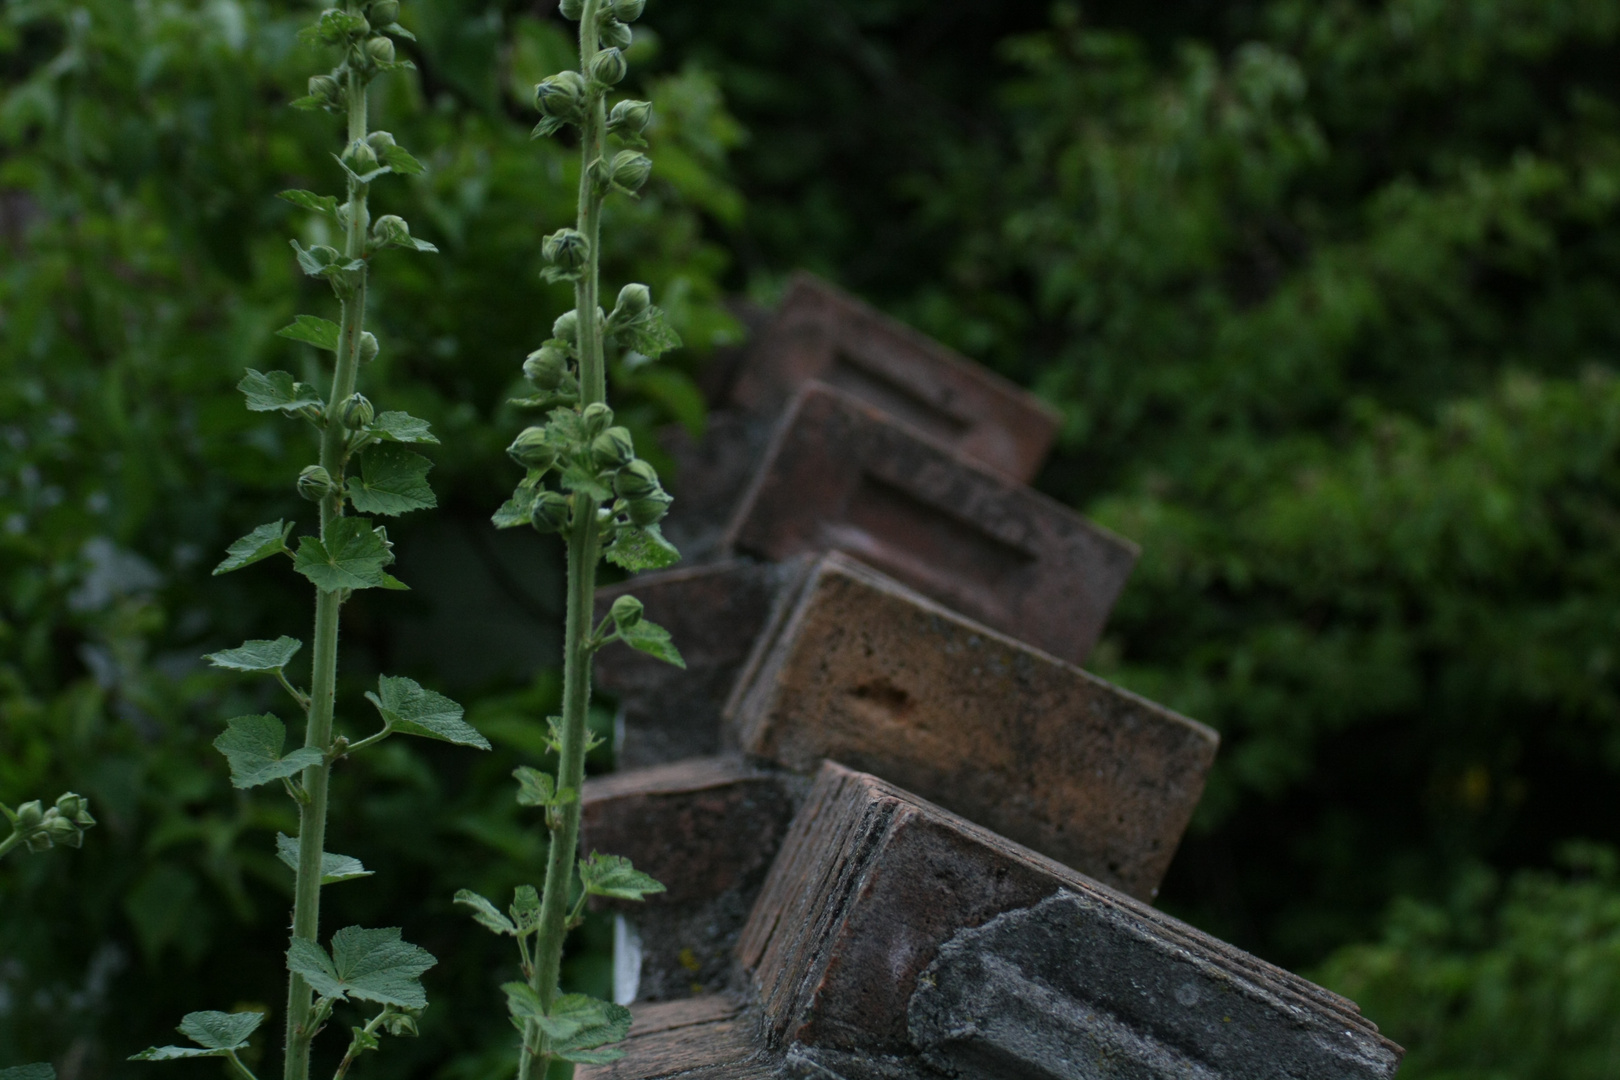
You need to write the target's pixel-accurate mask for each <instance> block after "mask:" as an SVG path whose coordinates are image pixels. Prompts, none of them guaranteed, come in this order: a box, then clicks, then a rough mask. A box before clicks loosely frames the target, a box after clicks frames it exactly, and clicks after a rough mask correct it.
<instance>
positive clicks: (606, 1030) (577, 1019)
mask: <svg viewBox="0 0 1620 1080" xmlns="http://www.w3.org/2000/svg"><path fill="white" fill-rule="evenodd" d="M507 985H508V986H510V985H512V984H510V983H509V984H507ZM517 985H519V986H522V985H525V984H523V983H518V984H517ZM502 989H503V990H504V989H506V987H502ZM512 1000H513V995H512V994H511V993H510V992H509V993H508V995H507V1001H508V1008H510V1007H511V1003H512ZM520 1007H525V1008H527V1007H529V1003H528V1002H523V1003H522V1004H521V1006H520ZM515 1015H516V1014H515V1013H514V1017H515ZM525 1019H532V1020H533V1021H534V1022H535V1024H536V1025H538V1026H539V1028H540V1030H541V1031H543V1032H545V1034H546V1037H547V1038H548V1039H550V1040H551V1049H552V1052H553V1053H556V1054H558V1055H560V1056H563V1057H565V1058H566V1057H568V1052H571V1051H579V1050H593V1049H595V1048H596V1047H599V1046H605V1045H606V1044H608V1043H616V1042H619V1041H621V1040H622V1039H623V1038H624V1037H625V1036H626V1035H628V1034H630V1010H629V1009H627V1008H625V1007H624V1006H623V1005H614V1004H613V1003H611V1002H607V1001H600V1000H598V999H596V998H593V997H587V996H585V995H584V994H563V995H562V996H560V997H558V998H557V999H556V1000H555V1001H553V1002H552V1003H551V1010H550V1011H549V1012H545V1013H534V1014H532V1015H529V1016H525ZM568 1060H570V1061H571V1060H573V1059H572V1058H568Z"/></svg>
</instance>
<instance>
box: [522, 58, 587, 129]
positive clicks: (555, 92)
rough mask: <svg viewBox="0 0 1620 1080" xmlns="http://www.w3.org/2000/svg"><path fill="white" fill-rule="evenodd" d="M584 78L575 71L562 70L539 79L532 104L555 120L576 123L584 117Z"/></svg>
mask: <svg viewBox="0 0 1620 1080" xmlns="http://www.w3.org/2000/svg"><path fill="white" fill-rule="evenodd" d="M585 99H586V92H585V79H584V77H583V76H582V75H580V73H579V72H577V71H563V72H559V73H557V74H556V75H553V76H551V77H550V78H548V79H542V80H540V82H539V84H538V85H536V86H535V88H534V104H535V107H536V108H538V109H539V110H540V111H541V112H543V113H545V114H546V115H547V116H549V117H552V118H553V119H556V120H563V121H566V122H568V123H570V124H577V123H579V121H580V120H582V119H584V117H585Z"/></svg>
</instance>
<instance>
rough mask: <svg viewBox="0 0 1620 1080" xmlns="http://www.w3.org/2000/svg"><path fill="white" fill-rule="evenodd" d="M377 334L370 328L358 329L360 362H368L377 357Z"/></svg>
mask: <svg viewBox="0 0 1620 1080" xmlns="http://www.w3.org/2000/svg"><path fill="white" fill-rule="evenodd" d="M377 352H378V346H377V335H376V334H373V333H372V332H371V331H370V330H362V331H360V362H361V363H362V364H369V363H371V362H372V361H373V360H375V359H377Z"/></svg>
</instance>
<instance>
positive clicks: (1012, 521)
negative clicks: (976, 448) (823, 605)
mask: <svg viewBox="0 0 1620 1080" xmlns="http://www.w3.org/2000/svg"><path fill="white" fill-rule="evenodd" d="M728 542H729V545H730V546H733V547H735V548H736V549H738V550H740V551H744V552H748V553H751V554H755V555H759V556H761V557H763V558H766V559H772V560H780V559H786V558H790V557H792V556H794V555H799V554H802V553H807V552H820V551H826V550H838V551H844V552H846V553H848V554H851V555H854V556H856V557H857V558H859V559H860V560H861V561H862V562H865V563H868V564H870V565H872V566H874V567H876V568H877V569H879V570H882V571H883V572H885V573H887V574H890V575H892V576H894V577H896V578H898V579H899V580H901V581H902V582H904V583H905V584H907V585H910V586H911V587H912V588H914V589H916V590H918V591H919V592H921V593H923V594H925V595H927V596H929V597H931V598H932V599H934V600H937V601H939V602H940V603H942V604H945V605H946V606H947V607H951V608H955V609H956V610H958V611H960V612H962V613H963V614H965V615H967V616H969V617H970V618H973V619H976V620H977V621H979V622H982V623H985V624H986V625H988V626H990V627H993V628H994V629H996V630H999V631H1001V632H1002V633H1005V634H1010V635H1012V636H1013V637H1015V638H1018V639H1019V640H1021V641H1026V642H1029V643H1030V644H1032V645H1034V646H1036V647H1037V648H1040V649H1043V650H1045V651H1046V652H1049V653H1051V654H1053V655H1054V656H1057V657H1059V658H1060V659H1063V660H1068V661H1071V662H1075V663H1079V662H1081V661H1083V660H1084V659H1085V657H1086V655H1087V654H1088V653H1089V652H1090V651H1091V649H1092V646H1094V645H1095V644H1096V642H1097V638H1098V636H1099V635H1100V634H1101V633H1102V628H1103V624H1104V623H1105V622H1106V620H1107V618H1108V613H1109V611H1110V609H1111V608H1112V607H1113V604H1114V601H1115V599H1116V598H1117V597H1118V596H1119V593H1120V590H1121V589H1123V588H1124V585H1125V579H1126V577H1127V576H1129V574H1130V571H1131V567H1132V566H1133V565H1134V564H1135V562H1136V555H1137V549H1136V547H1135V545H1133V544H1131V543H1130V542H1129V541H1127V540H1123V539H1121V538H1119V537H1117V536H1115V535H1114V534H1112V533H1110V532H1108V531H1107V530H1105V529H1102V528H1100V527H1098V526H1096V525H1093V524H1092V523H1091V522H1089V521H1087V520H1086V519H1085V518H1083V517H1081V516H1080V515H1078V514H1076V513H1074V512H1073V511H1072V510H1069V509H1068V508H1067V507H1064V506H1060V505H1059V504H1058V503H1056V502H1054V501H1052V500H1051V499H1048V498H1046V497H1045V496H1043V495H1040V494H1037V493H1035V492H1033V491H1031V490H1029V489H1028V488H1025V487H1022V486H1020V485H1018V484H1015V483H1012V482H1011V481H1009V480H1007V479H1006V478H1005V477H1003V476H1001V475H1000V474H997V473H994V472H991V471H989V470H986V469H983V468H981V467H979V466H977V465H975V464H973V463H972V462H969V461H967V460H966V459H964V458H962V457H960V456H958V455H956V454H954V453H952V452H951V451H950V450H949V449H947V448H946V447H944V446H942V445H940V444H939V443H936V442H934V441H933V440H931V439H928V438H926V437H924V436H921V435H919V434H917V433H916V432H915V431H913V430H912V429H910V428H907V427H905V426H903V425H901V424H898V423H896V422H894V421H893V420H891V419H889V418H888V417H887V416H885V415H884V414H883V413H882V412H881V411H880V410H878V409H876V408H874V407H872V406H870V405H868V404H866V403H865V402H862V401H860V400H858V399H856V398H853V397H851V396H849V395H848V394H845V393H843V392H842V391H839V390H834V389H831V388H828V387H823V386H818V385H816V384H814V383H812V384H810V385H808V386H806V387H805V389H804V390H803V391H801V393H800V395H799V397H798V398H797V399H796V400H795V402H794V404H793V406H792V407H791V409H790V410H789V412H788V414H787V416H786V417H785V418H784V420H783V423H782V426H781V427H780V428H779V429H778V431H777V434H776V437H775V438H774V440H773V442H772V445H771V449H770V452H769V456H768V458H767V460H766V461H765V462H764V464H763V465H762V466H761V468H760V470H759V472H758V474H757V475H756V477H755V479H754V484H753V486H752V488H751V489H750V490H749V492H748V495H747V496H746V497H745V498H744V500H743V504H742V506H740V507H739V508H738V511H737V514H736V517H735V518H734V519H733V521H732V524H731V526H730V528H729V530H728Z"/></svg>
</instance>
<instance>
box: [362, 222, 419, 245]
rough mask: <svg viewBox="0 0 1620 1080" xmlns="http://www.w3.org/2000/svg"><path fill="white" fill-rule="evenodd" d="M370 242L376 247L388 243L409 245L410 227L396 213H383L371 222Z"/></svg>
mask: <svg viewBox="0 0 1620 1080" xmlns="http://www.w3.org/2000/svg"><path fill="white" fill-rule="evenodd" d="M371 242H372V243H374V244H376V245H377V246H378V247H384V246H386V245H389V244H397V245H399V246H401V247H409V246H410V244H411V227H410V225H408V224H407V223H406V221H405V219H404V218H402V217H400V216H399V215H398V214H384V215H383V216H382V217H380V218H378V219H377V220H376V221H374V222H372V223H371Z"/></svg>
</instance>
